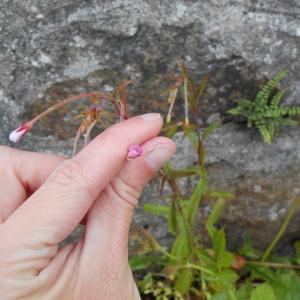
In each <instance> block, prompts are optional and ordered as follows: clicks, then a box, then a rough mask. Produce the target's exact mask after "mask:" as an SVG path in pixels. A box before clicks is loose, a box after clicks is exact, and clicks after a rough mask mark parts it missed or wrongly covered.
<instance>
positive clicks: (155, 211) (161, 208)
mask: <svg viewBox="0 0 300 300" xmlns="http://www.w3.org/2000/svg"><path fill="white" fill-rule="evenodd" d="M144 210H145V211H146V212H148V213H150V214H152V215H157V216H167V215H168V212H169V207H168V206H166V205H162V204H153V203H146V204H144Z"/></svg>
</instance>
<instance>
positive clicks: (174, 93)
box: [166, 88, 178, 123]
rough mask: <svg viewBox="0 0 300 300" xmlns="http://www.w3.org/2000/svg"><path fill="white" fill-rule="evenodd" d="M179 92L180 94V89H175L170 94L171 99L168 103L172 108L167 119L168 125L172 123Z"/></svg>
mask: <svg viewBox="0 0 300 300" xmlns="http://www.w3.org/2000/svg"><path fill="white" fill-rule="evenodd" d="M177 92H178V88H174V89H172V90H171V92H170V96H169V99H168V102H169V103H170V107H169V111H168V115H167V118H166V123H170V122H171V119H172V111H173V107H174V103H175V100H176V96H177Z"/></svg>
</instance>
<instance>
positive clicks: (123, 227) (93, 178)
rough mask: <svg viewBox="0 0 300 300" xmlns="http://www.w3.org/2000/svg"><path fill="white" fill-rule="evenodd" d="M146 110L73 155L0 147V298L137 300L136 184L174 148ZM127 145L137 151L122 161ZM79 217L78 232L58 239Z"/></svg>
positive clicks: (150, 174)
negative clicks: (131, 242)
mask: <svg viewBox="0 0 300 300" xmlns="http://www.w3.org/2000/svg"><path fill="white" fill-rule="evenodd" d="M161 126H162V119H161V117H160V116H159V115H158V114H147V115H143V116H138V117H134V118H131V119H129V120H126V121H124V122H122V123H119V124H116V125H114V126H112V127H110V128H109V129H107V130H105V131H104V132H103V133H102V134H100V135H99V136H97V137H96V138H95V139H94V140H93V141H92V142H91V143H89V144H88V145H87V146H86V147H85V148H84V149H83V150H82V151H81V152H79V153H78V154H77V155H76V156H75V157H74V158H72V159H67V160H65V159H64V158H62V157H59V156H54V155H47V154H40V153H31V152H24V151H19V150H14V149H11V148H8V147H1V148H0V180H1V181H0V241H1V242H0V295H1V300H12V299H13V300H15V299H31V300H32V299H39V300H44V299H51V300H54V299H59V300H62V299H70V300H77V299H78V300H94V299H101V300H106V299H107V300H114V299H116V300H120V299H122V300H127V299H128V300H129V299H130V300H135V299H140V296H139V293H138V290H137V288H136V285H135V283H134V280H133V277H132V273H131V271H130V269H129V267H128V246H127V245H128V232H129V227H130V223H131V219H132V214H133V210H134V207H135V206H136V204H137V199H138V197H139V195H140V193H141V191H142V188H143V186H144V185H145V184H146V183H147V182H148V181H149V180H150V179H151V178H152V177H153V176H154V174H155V173H156V171H157V170H158V169H160V168H161V166H162V165H163V164H164V163H165V162H166V161H167V160H168V159H169V158H170V157H171V156H172V155H173V153H174V152H175V145H174V143H173V142H172V141H171V140H169V139H167V138H163V137H156V136H157V135H158V133H159V131H160V129H161ZM132 144H140V145H143V148H144V154H143V155H142V156H141V157H139V158H137V159H135V160H132V161H126V159H125V158H126V154H127V149H128V148H129V147H130V146H131V145H132ZM84 216H87V218H86V227H85V233H84V236H83V238H82V239H81V240H80V241H79V242H77V243H76V244H71V245H67V246H65V247H63V248H62V249H58V244H59V243H60V242H61V241H62V240H64V239H65V238H66V237H67V236H68V235H69V234H70V233H71V232H72V230H73V229H74V228H75V227H76V225H78V224H79V223H80V221H81V220H82V219H83V218H84Z"/></svg>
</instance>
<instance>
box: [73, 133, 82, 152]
mask: <svg viewBox="0 0 300 300" xmlns="http://www.w3.org/2000/svg"><path fill="white" fill-rule="evenodd" d="M80 136H81V129H80V128H79V129H78V130H77V133H76V136H75V139H74V144H73V153H72V157H73V156H74V155H75V154H76V152H77V146H78V143H79V140H80Z"/></svg>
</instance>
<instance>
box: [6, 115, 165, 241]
mask: <svg viewBox="0 0 300 300" xmlns="http://www.w3.org/2000/svg"><path fill="white" fill-rule="evenodd" d="M161 126H162V119H161V117H160V115H158V114H147V115H143V116H138V117H134V118H131V119H129V120H126V121H124V122H122V123H119V124H116V125H114V126H112V127H111V128H109V129H107V130H105V131H104V132H103V133H102V134H100V135H99V136H98V137H96V138H95V139H94V140H93V141H92V142H91V143H90V144H88V145H87V146H86V147H85V148H84V149H83V150H82V151H81V152H80V153H78V154H77V155H76V156H75V157H74V158H73V159H70V160H66V161H64V162H63V163H62V164H61V165H60V166H59V167H58V168H57V169H56V170H55V171H54V172H53V173H52V175H51V176H50V177H49V178H48V180H47V181H46V182H45V184H44V185H42V187H41V188H40V189H39V190H37V191H36V192H35V193H34V194H33V195H32V196H31V197H30V201H26V202H25V203H24V204H23V205H22V206H21V207H19V209H18V210H16V211H15V212H14V214H12V215H11V217H10V218H8V220H7V221H6V223H8V225H10V224H12V225H13V226H11V227H13V228H14V230H18V231H19V232H24V236H25V235H26V234H30V236H31V237H33V238H35V239H38V240H39V241H40V242H41V243H45V244H56V243H58V242H60V241H62V240H63V239H65V238H66V237H67V236H68V235H69V234H70V233H71V231H72V230H73V229H74V228H75V226H76V225H77V224H78V223H79V222H80V220H81V219H82V218H83V217H84V215H85V214H86V213H87V211H88V210H89V208H90V207H91V205H92V204H93V202H94V200H95V199H96V198H97V196H98V195H99V194H100V192H101V191H102V190H103V189H104V187H105V186H106V185H107V184H108V183H109V182H110V181H111V180H112V178H113V177H114V176H115V175H116V174H117V173H118V172H119V170H120V169H121V168H122V167H123V165H124V163H125V162H126V159H125V157H126V154H127V149H128V148H129V147H130V146H131V145H132V144H136V143H137V144H141V143H144V142H145V141H146V140H148V139H150V138H152V137H154V136H156V135H157V134H158V133H159V131H160V129H161ZM28 224H29V225H28Z"/></svg>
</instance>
